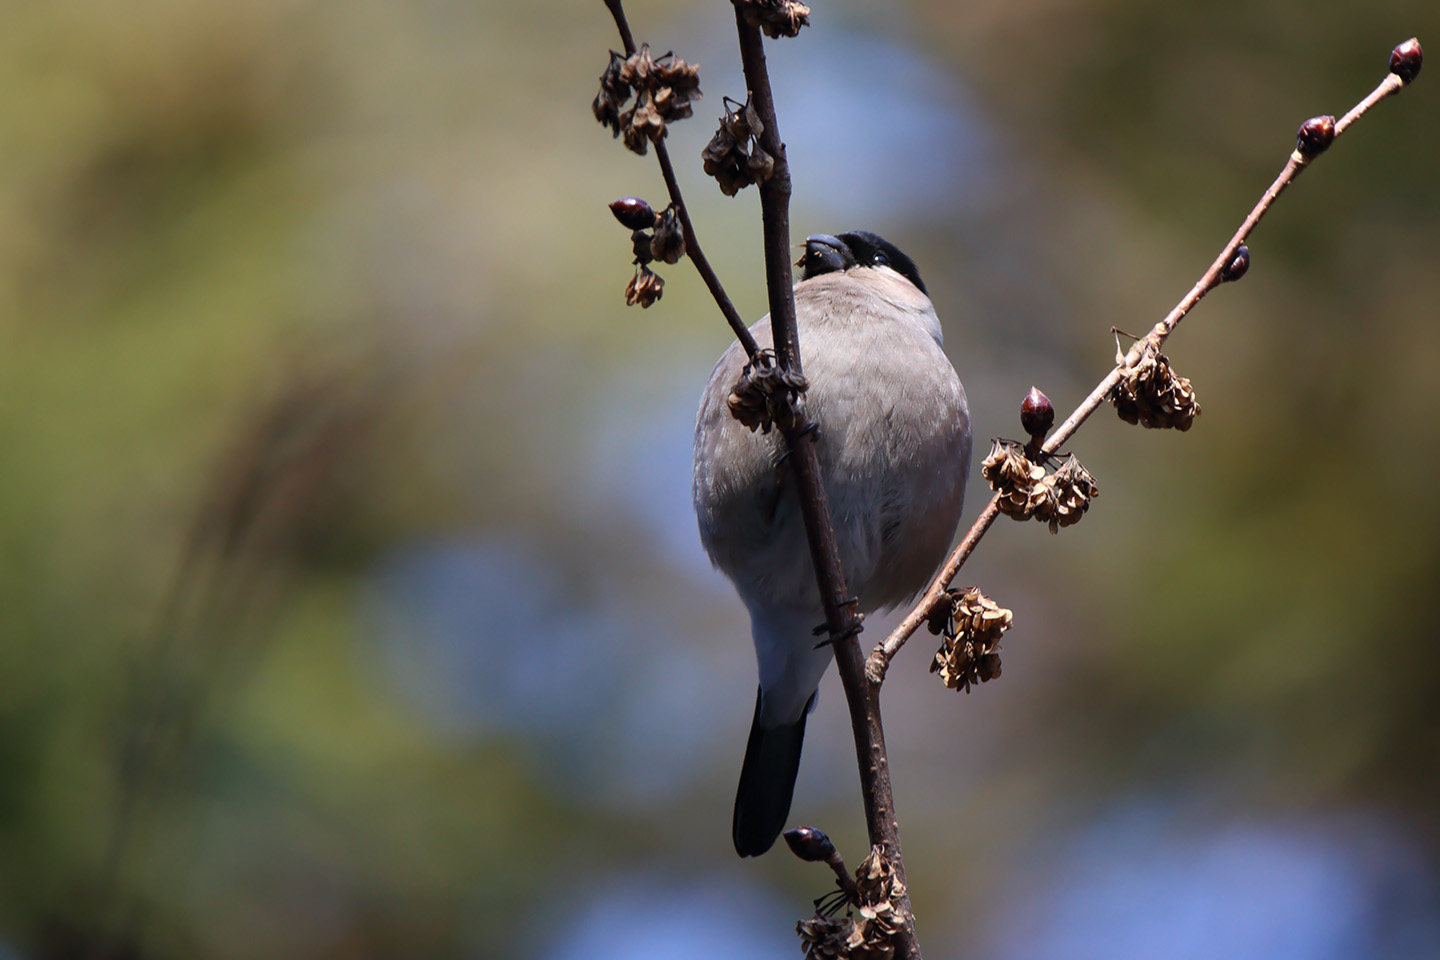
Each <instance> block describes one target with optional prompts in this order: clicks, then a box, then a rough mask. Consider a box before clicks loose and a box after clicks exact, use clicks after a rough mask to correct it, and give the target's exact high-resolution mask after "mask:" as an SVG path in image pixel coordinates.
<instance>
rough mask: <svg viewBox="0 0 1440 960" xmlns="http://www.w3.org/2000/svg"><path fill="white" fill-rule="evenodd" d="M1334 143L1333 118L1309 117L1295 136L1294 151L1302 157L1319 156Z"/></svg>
mask: <svg viewBox="0 0 1440 960" xmlns="http://www.w3.org/2000/svg"><path fill="white" fill-rule="evenodd" d="M1334 142H1335V118H1334V117H1330V116H1323V117H1311V118H1310V119H1309V120H1306V121H1305V122H1304V123H1302V124H1300V129H1299V131H1298V132H1297V133H1296V134H1295V150H1296V151H1297V152H1298V153H1299V154H1300V155H1301V156H1303V157H1307V158H1314V157H1318V156H1320V154H1322V153H1324V152H1325V151H1326V150H1328V149H1329V148H1330V144H1332V143H1334Z"/></svg>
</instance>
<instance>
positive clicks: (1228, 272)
mask: <svg viewBox="0 0 1440 960" xmlns="http://www.w3.org/2000/svg"><path fill="white" fill-rule="evenodd" d="M1249 269H1250V248H1249V247H1247V246H1245V245H1244V244H1243V243H1242V244H1241V245H1240V246H1238V247H1236V248H1235V256H1233V257H1231V258H1230V262H1229V263H1227V264H1225V266H1223V267H1221V268H1220V282H1221V283H1230V282H1231V281H1233V280H1239V279H1240V278H1241V277H1243V276H1245V271H1247V270H1249Z"/></svg>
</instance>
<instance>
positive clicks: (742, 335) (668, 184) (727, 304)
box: [605, 0, 760, 363]
mask: <svg viewBox="0 0 1440 960" xmlns="http://www.w3.org/2000/svg"><path fill="white" fill-rule="evenodd" d="M605 6H607V7H609V8H610V15H611V16H613V17H614V18H615V29H616V30H618V31H620V43H621V44H622V45H623V46H624V47H625V56H627V57H628V56H630V55H631V54H633V53H634V52H635V35H634V34H633V33H631V32H630V22H629V21H628V20H627V19H626V17H625V7H624V5H623V4H622V2H621V0H605ZM655 159H657V160H659V161H660V175H661V176H662V177H664V178H665V189H666V191H668V192H669V194H670V202H671V203H673V204H675V213H676V215H677V216H679V218H680V230H681V232H682V233H683V234H684V236H685V253H686V255H687V256H689V258H690V262H691V263H693V264H695V271H696V272H697V273H699V274H700V279H701V280H703V281H704V282H705V286H706V287H707V288H708V289H709V290H710V296H711V297H713V298H714V299H715V304H716V306H718V307H719V308H720V312H721V313H723V314H724V315H725V322H727V323H729V324H730V329H731V330H732V331H733V332H734V334H735V339H737V340H739V341H740V345H741V346H742V347H744V348H745V354H746V356H748V357H749V358H750V360H751V362H752V363H753V362H755V361H756V360H757V359H758V358H759V356H760V347H759V345H758V344H756V342H755V338H754V337H753V336H751V334H750V330H749V328H748V327H746V326H745V319H744V318H743V317H741V316H740V311H739V310H736V309H735V304H734V303H732V302H731V301H730V295H729V294H727V293H726V292H725V287H724V286H723V285H722V284H721V283H720V278H719V276H717V275H716V273H715V270H714V268H713V267H711V266H710V261H709V260H708V259H706V257H705V253H704V251H702V250H701V249H700V241H699V239H697V238H696V236H695V226H694V224H692V223H691V222H690V208H689V207H687V206H686V205H685V198H684V197H682V196H681V195H680V181H679V180H678V179H676V177H675V165H674V164H673V163H671V162H670V151H669V149H667V148H666V146H665V141H664V140H656V141H655Z"/></svg>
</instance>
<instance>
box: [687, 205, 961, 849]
mask: <svg viewBox="0 0 1440 960" xmlns="http://www.w3.org/2000/svg"><path fill="white" fill-rule="evenodd" d="M799 265H800V266H802V267H803V268H804V276H803V279H802V280H801V281H800V282H799V283H797V284H796V285H795V314H796V324H797V331H798V335H799V339H800V355H801V359H802V361H803V362H804V368H805V376H806V378H807V379H808V380H809V382H810V389H809V391H808V392H807V393H806V394H805V408H806V411H807V412H808V414H809V416H810V418H811V419H812V420H814V421H815V422H816V423H817V424H818V426H819V431H818V433H817V434H816V440H815V448H816V453H817V455H818V458H819V462H820V470H821V474H822V477H823V480H824V484H825V492H826V494H827V496H828V497H829V500H830V512H831V518H832V520H833V522H834V525H835V535H836V540H837V542H838V546H839V551H840V559H841V562H842V565H843V567H844V571H845V581H846V583H847V584H848V586H849V589H850V590H851V592H852V593H854V594H855V595H857V596H858V597H859V598H860V608H861V610H862V611H865V612H869V611H873V610H878V609H883V608H889V607H894V606H896V605H898V604H900V603H902V602H904V601H905V600H907V599H909V598H911V597H913V596H914V595H915V594H916V593H918V592H919V591H920V590H921V589H922V588H923V587H925V585H926V583H927V582H928V579H929V577H930V576H931V575H932V574H933V572H934V571H935V568H936V567H937V566H938V565H939V563H940V561H941V559H942V558H943V557H944V555H945V551H946V549H947V548H948V547H949V545H950V542H951V539H952V538H953V537H954V534H955V528H956V525H957V524H958V523H959V520H960V508H961V505H962V502H963V500H964V496H965V478H966V474H967V473H968V472H969V469H970V414H969V410H968V408H967V406H966V403H965V390H964V388H963V387H962V386H961V385H960V378H959V377H958V376H957V375H956V373H955V368H954V367H953V366H951V364H950V361H949V360H948V359H947V358H946V356H945V352H944V350H943V349H942V343H941V332H940V321H939V319H938V318H937V317H936V316H935V308H934V307H933V306H932V305H931V303H930V298H929V296H928V295H927V294H926V291H925V284H924V283H923V282H922V281H921V280H920V274H919V271H918V270H917V269H916V267H915V264H914V262H913V261H912V260H911V259H910V258H909V257H907V256H906V255H905V254H903V253H901V252H900V251H899V250H898V249H896V248H895V246H894V245H893V244H891V243H888V242H887V241H885V240H882V239H881V238H880V237H877V236H875V235H874V234H873V233H866V232H863V231H856V232H852V233H842V234H840V235H839V236H838V237H832V236H829V235H825V234H817V235H814V236H811V237H809V238H807V240H806V243H805V256H804V258H803V259H802V260H801V261H800V264H799ZM750 329H751V332H752V333H753V334H754V335H755V339H756V340H757V341H758V342H759V343H760V344H761V345H767V344H769V343H770V342H771V339H772V335H771V332H770V318H769V317H768V316H766V317H764V318H763V319H761V320H760V322H759V323H757V324H755V325H754V326H753V327H751V328H750ZM745 360H746V358H745V353H744V351H743V350H742V349H741V347H740V345H739V344H738V343H732V344H731V345H730V348H729V349H728V350H726V351H725V353H724V355H723V356H721V358H720V362H719V363H717V364H716V365H715V370H714V372H713V373H712V374H711V375H710V382H709V383H708V384H707V385H706V387H705V393H704V396H703V397H702V398H701V400H700V412H699V415H698V417H697V418H696V423H695V465H694V466H695V473H694V487H693V494H694V499H695V514H696V516H697V518H698V519H699V522H700V539H701V541H702V543H703V544H704V546H705V550H706V552H707V553H709V555H710V559H711V561H712V562H713V563H714V564H715V566H716V567H718V568H719V569H720V570H721V571H722V572H724V574H725V575H726V576H727V577H729V578H730V580H731V582H732V583H734V585H735V590H736V592H738V593H739V594H740V599H741V600H743V601H744V603H745V606H746V608H747V609H748V610H749V612H750V630H751V635H752V637H753V639H754V641H755V657H756V661H757V664H758V667H759V674H760V689H759V692H758V693H757V695H756V698H755V718H754V720H753V721H752V723H751V727H750V739H749V742H748V743H747V745H746V747H745V761H744V764H743V765H742V767H741V771H740V786H739V789H738V791H737V792H736V796H735V817H734V822H733V825H732V837H733V839H734V841H735V851H736V852H737V853H739V854H740V856H742V857H750V856H758V855H760V854H762V853H764V852H765V851H766V850H769V849H770V847H771V845H772V844H773V843H774V842H775V838H776V837H777V836H779V834H780V831H781V830H782V829H784V826H785V820H786V818H787V817H788V816H789V815H790V801H791V797H792V796H793V794H794V790H795V777H796V775H797V773H798V772H799V769H800V748H801V744H802V742H803V740H804V736H805V718H806V717H807V716H808V715H809V713H810V711H811V710H812V709H814V705H815V696H816V689H817V687H818V686H819V684H820V678H821V677H822V676H823V675H824V673H825V670H826V668H827V667H828V666H829V665H830V661H831V659H832V658H833V654H832V652H831V649H830V648H829V647H828V646H821V647H818V648H817V646H816V644H817V640H816V638H815V636H814V635H813V630H814V628H815V627H816V626H817V625H819V624H821V623H823V622H824V620H825V612H824V608H823V606H822V605H821V602H820V592H819V588H818V587H817V586H816V583H815V572H814V567H813V566H812V563H811V560H810V550H809V546H808V541H807V540H806V537H805V524H804V522H803V520H802V518H801V515H800V504H799V500H798V498H797V496H796V493H795V483H794V478H793V477H792V476H791V475H790V472H789V468H788V466H785V465H784V464H783V463H782V462H781V460H782V455H783V453H784V451H785V441H784V439H783V438H782V437H780V435H779V432H778V431H771V432H770V433H769V434H765V433H761V432H751V431H750V430H748V429H746V427H744V426H743V425H742V424H741V423H740V422H739V421H738V420H736V419H734V418H733V417H732V416H731V414H730V412H729V409H728V408H727V406H726V397H727V396H728V395H729V393H730V390H731V389H732V388H733V387H734V386H735V384H736V383H737V382H738V381H739V379H740V375H741V369H742V367H743V366H744V364H745Z"/></svg>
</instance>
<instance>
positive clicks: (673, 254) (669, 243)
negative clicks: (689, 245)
mask: <svg viewBox="0 0 1440 960" xmlns="http://www.w3.org/2000/svg"><path fill="white" fill-rule="evenodd" d="M650 256H652V257H654V258H655V259H656V260H663V261H664V262H665V263H678V262H679V261H680V258H681V257H683V256H685V235H684V233H683V232H682V231H681V229H680V218H679V217H678V216H676V214H675V204H673V203H672V204H670V206H668V207H666V208H665V212H664V213H662V214H661V215H660V219H659V222H657V223H656V225H655V236H653V237H651V238H650Z"/></svg>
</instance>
